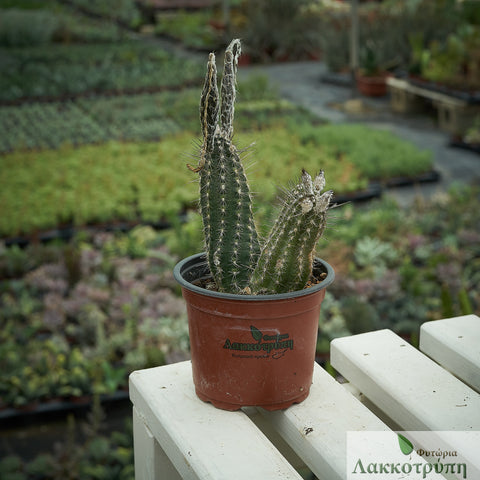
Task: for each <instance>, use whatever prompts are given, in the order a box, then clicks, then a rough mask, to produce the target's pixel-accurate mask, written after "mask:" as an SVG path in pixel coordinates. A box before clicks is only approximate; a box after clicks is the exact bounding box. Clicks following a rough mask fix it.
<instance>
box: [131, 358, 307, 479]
mask: <svg viewBox="0 0 480 480" xmlns="http://www.w3.org/2000/svg"><path fill="white" fill-rule="evenodd" d="M130 398H131V400H132V403H133V404H134V406H135V408H136V410H137V411H138V414H139V416H140V417H142V418H143V419H144V421H145V423H146V424H147V425H148V427H149V429H150V431H151V432H152V434H153V435H154V437H155V439H156V440H157V441H158V443H159V444H160V446H161V447H162V449H163V450H164V451H165V453H166V454H167V456H168V458H169V459H170V461H171V462H172V464H173V465H174V466H175V468H176V470H177V471H178V472H179V474H180V475H181V478H183V479H186V480H188V479H208V480H216V479H218V480H226V479H228V480H236V479H238V480H240V479H242V480H244V479H246V478H249V479H257V478H258V479H262V480H277V479H289V480H290V479H291V480H295V479H297V480H299V479H301V477H300V475H299V474H298V473H297V472H296V471H295V469H294V468H293V467H292V466H291V465H290V464H289V463H288V462H287V460H286V459H285V458H283V456H282V455H281V454H280V453H279V452H278V450H277V449H276V448H275V447H274V446H273V445H272V444H271V443H270V441H269V440H268V439H267V438H266V437H265V435H264V434H263V433H262V432H261V431H260V430H259V429H258V428H257V427H256V426H255V424H254V423H253V422H252V421H251V420H250V419H249V418H248V416H247V415H245V413H243V412H242V411H238V412H226V411H223V410H219V409H216V408H215V407H213V406H212V405H210V404H207V403H204V402H202V401H200V400H199V399H198V398H197V397H196V395H195V392H194V387H193V381H192V378H191V363H190V362H181V363H177V364H173V365H167V366H163V367H157V368H151V369H147V370H141V371H137V372H133V373H132V374H131V375H130Z"/></svg>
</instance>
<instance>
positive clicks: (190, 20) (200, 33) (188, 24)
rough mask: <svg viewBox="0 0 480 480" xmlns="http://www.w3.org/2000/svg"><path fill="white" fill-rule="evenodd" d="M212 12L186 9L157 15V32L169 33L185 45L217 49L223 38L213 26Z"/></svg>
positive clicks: (161, 33) (160, 33)
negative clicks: (211, 24)
mask: <svg viewBox="0 0 480 480" xmlns="http://www.w3.org/2000/svg"><path fill="white" fill-rule="evenodd" d="M211 18H212V13H211V12H210V11H209V10H202V11H198V12H191V11H189V12H187V11H184V10H180V11H175V12H169V13H162V14H158V15H157V18H156V20H157V23H156V25H155V33H156V34H158V35H167V36H169V37H172V38H174V39H176V40H179V41H181V42H182V44H183V45H185V46H187V47H193V48H201V49H208V50H211V49H215V48H216V47H218V46H219V42H220V40H221V38H220V34H218V33H217V32H216V31H215V30H214V29H213V28H212V27H211V26H210V23H209V21H210V19H211Z"/></svg>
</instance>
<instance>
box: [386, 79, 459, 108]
mask: <svg viewBox="0 0 480 480" xmlns="http://www.w3.org/2000/svg"><path fill="white" fill-rule="evenodd" d="M387 85H389V86H391V87H394V88H398V89H400V90H404V91H406V92H408V93H411V94H413V95H418V96H420V97H424V98H428V99H430V100H432V101H436V102H441V103H443V104H445V105H451V106H454V107H464V106H466V105H467V104H468V103H467V102H466V101H465V100H461V99H459V98H455V97H452V96H450V95H446V94H444V93H440V92H435V91H434V90H430V89H428V88H422V87H418V86H416V85H412V84H411V83H409V82H408V81H406V80H402V79H400V78H395V77H388V78H387Z"/></svg>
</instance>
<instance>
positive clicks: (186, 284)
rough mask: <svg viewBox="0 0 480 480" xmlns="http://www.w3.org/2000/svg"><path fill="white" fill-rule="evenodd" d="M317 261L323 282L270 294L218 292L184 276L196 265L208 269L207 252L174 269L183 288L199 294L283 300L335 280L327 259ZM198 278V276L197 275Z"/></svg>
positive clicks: (188, 258)
mask: <svg viewBox="0 0 480 480" xmlns="http://www.w3.org/2000/svg"><path fill="white" fill-rule="evenodd" d="M315 262H316V263H317V264H320V265H321V266H322V267H323V268H324V270H326V272H327V276H326V278H325V279H324V280H322V281H321V282H319V283H317V284H315V285H313V286H311V287H309V288H304V289H302V290H296V291H293V292H286V293H275V294H268V295H240V294H235V293H224V292H216V291H214V290H207V289H205V288H202V287H199V286H197V285H194V284H193V283H191V282H190V281H188V280H186V279H185V278H184V273H185V272H188V271H191V270H192V269H193V268H195V267H200V268H202V267H203V269H204V270H203V271H204V272H205V271H208V264H207V258H206V254H205V252H202V253H196V254H194V255H191V256H190V257H187V258H184V259H183V260H181V261H180V262H178V263H177V264H176V265H175V267H174V269H173V276H174V277H175V280H176V281H177V282H178V283H179V284H180V286H181V287H182V288H186V289H187V290H190V291H191V292H195V293H198V294H199V295H205V296H209V297H216V298H221V299H224V300H240V301H241V300H244V301H268V300H270V301H273V300H282V299H289V298H297V297H303V296H306V295H311V294H313V293H315V292H318V291H320V290H323V289H324V288H326V287H328V285H330V284H331V283H332V282H333V280H334V279H335V272H334V270H333V268H332V266H331V265H330V264H328V263H327V262H326V261H325V260H323V259H321V258H319V257H315ZM197 278H198V277H197Z"/></svg>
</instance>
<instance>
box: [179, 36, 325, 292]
mask: <svg viewBox="0 0 480 480" xmlns="http://www.w3.org/2000/svg"><path fill="white" fill-rule="evenodd" d="M240 53H241V45H240V40H238V39H235V40H233V41H232V42H231V43H230V45H229V46H228V48H227V49H226V52H225V65H224V70H223V78H222V82H221V88H220V92H219V90H218V86H217V69H216V64H215V55H214V54H213V53H211V54H210V56H209V59H208V63H207V74H206V78H205V84H204V87H203V91H202V95H201V99H200V122H201V126H202V134H203V143H202V145H201V149H200V159H199V163H198V165H197V166H196V167H193V166H191V165H188V167H189V168H190V170H192V171H194V172H197V173H199V175H200V211H201V214H202V219H203V231H204V236H205V247H206V252H207V260H208V265H209V268H210V272H211V274H212V276H213V279H214V281H215V284H216V286H217V288H218V290H219V291H222V292H228V293H249V294H269V293H283V292H289V291H294V290H299V289H302V288H304V287H305V285H306V284H307V282H308V280H309V278H310V277H311V275H312V269H313V260H314V250H315V246H316V243H317V241H318V239H319V238H320V235H321V234H322V232H323V230H324V228H325V225H326V213H327V210H328V208H329V205H330V200H331V198H332V195H333V192H331V191H327V192H324V193H322V190H323V188H324V186H325V177H324V174H323V172H320V174H318V175H317V176H316V177H315V178H314V179H312V177H311V176H310V175H309V174H308V173H307V172H306V171H305V170H302V173H301V178H300V181H299V183H298V184H297V185H296V186H295V187H294V188H292V189H291V190H289V191H288V192H286V194H285V198H284V204H283V207H282V208H281V211H280V214H279V216H278V218H277V220H276V222H275V224H274V226H273V228H272V230H271V233H270V235H269V236H268V238H267V240H266V241H265V242H264V243H262V242H261V241H260V239H259V235H258V233H257V229H256V226H255V221H254V217H253V209H252V195H251V193H250V188H249V185H248V182H247V177H246V175H245V170H244V167H243V164H242V159H241V153H242V152H241V151H239V150H238V149H237V148H236V147H235V145H234V144H233V142H232V137H233V118H234V110H235V108H234V107H235V93H236V92H235V83H236V71H237V63H238V57H239V56H240Z"/></svg>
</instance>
